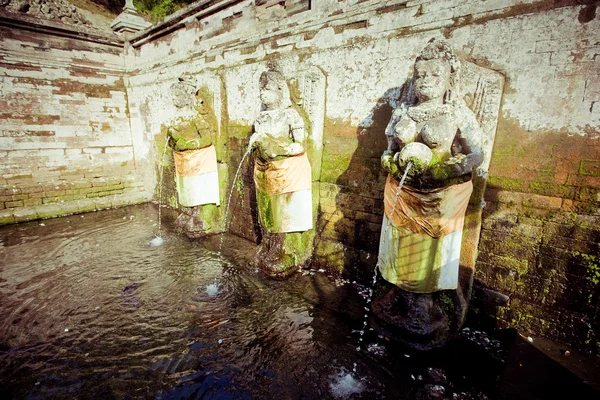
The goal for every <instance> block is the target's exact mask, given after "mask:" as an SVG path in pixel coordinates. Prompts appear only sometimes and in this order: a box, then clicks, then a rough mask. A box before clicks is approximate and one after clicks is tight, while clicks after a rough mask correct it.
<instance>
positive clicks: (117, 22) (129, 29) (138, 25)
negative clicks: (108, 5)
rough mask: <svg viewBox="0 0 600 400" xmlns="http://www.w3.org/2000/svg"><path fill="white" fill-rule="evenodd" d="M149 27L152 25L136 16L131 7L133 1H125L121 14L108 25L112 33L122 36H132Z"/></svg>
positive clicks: (138, 15) (135, 11)
mask: <svg viewBox="0 0 600 400" xmlns="http://www.w3.org/2000/svg"><path fill="white" fill-rule="evenodd" d="M149 26H152V24H151V23H150V22H148V21H146V20H145V19H144V17H142V16H141V15H140V14H138V12H137V10H136V9H135V6H134V5H133V0H125V7H123V12H122V13H121V14H119V15H118V16H117V18H115V19H114V21H113V22H112V23H111V24H110V28H111V29H112V30H113V31H115V32H116V33H120V34H123V35H124V36H130V35H133V34H135V33H137V32H139V31H142V30H144V29H146V28H148V27H149Z"/></svg>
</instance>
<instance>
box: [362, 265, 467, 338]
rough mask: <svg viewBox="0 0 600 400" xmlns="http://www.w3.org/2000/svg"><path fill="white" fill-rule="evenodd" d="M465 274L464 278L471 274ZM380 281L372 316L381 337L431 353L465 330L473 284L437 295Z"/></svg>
mask: <svg viewBox="0 0 600 400" xmlns="http://www.w3.org/2000/svg"><path fill="white" fill-rule="evenodd" d="M462 272H463V273H462V274H461V275H462V276H461V277H460V278H466V276H465V275H469V274H466V273H464V272H465V271H462ZM379 282H380V283H379V286H378V288H377V291H376V295H375V298H374V300H373V304H372V307H371V309H372V313H371V316H370V323H371V326H372V327H373V328H374V329H375V330H376V331H377V332H378V333H379V334H381V335H384V336H386V337H388V338H389V339H390V340H392V341H394V342H397V343H400V344H402V345H404V346H407V347H410V348H412V349H415V350H431V349H435V348H439V347H442V346H444V345H445V344H446V343H447V342H448V340H449V339H451V338H452V337H453V336H455V335H456V334H457V333H458V331H459V330H460V329H461V328H462V324H463V323H464V320H465V317H466V313H467V307H468V301H467V300H466V299H468V297H469V295H470V290H471V283H470V282H465V281H464V280H462V283H466V284H465V285H460V284H459V289H457V290H440V291H437V292H433V293H411V292H407V291H405V290H402V289H400V288H398V287H397V286H395V285H392V284H391V283H388V282H386V281H385V280H383V279H381V280H380V281H379ZM461 288H462V289H461ZM465 289H466V290H465Z"/></svg>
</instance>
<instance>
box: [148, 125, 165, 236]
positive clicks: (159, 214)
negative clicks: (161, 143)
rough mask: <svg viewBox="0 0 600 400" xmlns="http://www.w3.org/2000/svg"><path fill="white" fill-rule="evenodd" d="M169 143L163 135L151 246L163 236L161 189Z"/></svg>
mask: <svg viewBox="0 0 600 400" xmlns="http://www.w3.org/2000/svg"><path fill="white" fill-rule="evenodd" d="M168 145H169V136H168V135H167V136H166V137H165V147H164V149H163V153H162V158H161V160H160V174H159V176H160V177H159V178H158V184H159V186H158V233H157V234H156V237H155V238H154V239H152V240H151V241H150V244H151V245H152V246H160V245H161V244H162V243H163V238H162V234H161V225H162V213H161V210H162V190H163V177H164V175H165V173H164V171H165V157H166V155H167V146H168Z"/></svg>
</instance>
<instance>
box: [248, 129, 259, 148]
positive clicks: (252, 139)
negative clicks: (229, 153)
mask: <svg viewBox="0 0 600 400" xmlns="http://www.w3.org/2000/svg"><path fill="white" fill-rule="evenodd" d="M259 139H260V134H259V133H257V132H254V133H253V134H252V136H250V142H249V143H248V150H251V149H254V148H255V147H258V141H259Z"/></svg>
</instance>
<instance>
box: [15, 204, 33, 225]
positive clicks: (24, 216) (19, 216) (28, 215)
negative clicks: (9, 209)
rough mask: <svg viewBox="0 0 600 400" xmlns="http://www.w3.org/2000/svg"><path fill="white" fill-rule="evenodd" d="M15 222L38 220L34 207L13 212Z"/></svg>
mask: <svg viewBox="0 0 600 400" xmlns="http://www.w3.org/2000/svg"><path fill="white" fill-rule="evenodd" d="M13 215H14V216H15V222H26V221H33V220H36V219H38V214H37V210H36V209H35V208H34V207H21V208H18V209H16V210H14V211H13Z"/></svg>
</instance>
